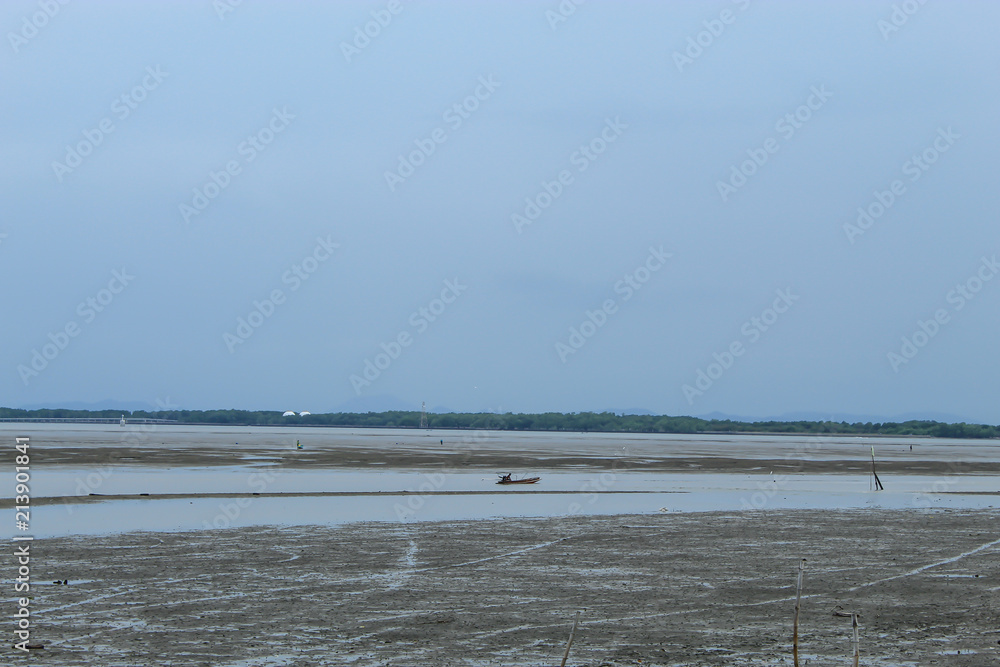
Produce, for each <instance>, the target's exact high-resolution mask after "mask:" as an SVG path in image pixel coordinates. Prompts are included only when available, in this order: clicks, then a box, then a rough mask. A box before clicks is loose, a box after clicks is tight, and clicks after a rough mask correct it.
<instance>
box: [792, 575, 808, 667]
mask: <svg viewBox="0 0 1000 667" xmlns="http://www.w3.org/2000/svg"><path fill="white" fill-rule="evenodd" d="M805 567H806V559H805V558H803V559H802V560H800V561H799V577H798V581H797V582H796V584H795V620H794V621H792V661H793V662H794V663H795V667H799V605H800V602H801V601H802V573H803V571H804V570H805Z"/></svg>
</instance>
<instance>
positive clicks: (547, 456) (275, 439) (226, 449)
mask: <svg viewBox="0 0 1000 667" xmlns="http://www.w3.org/2000/svg"><path fill="white" fill-rule="evenodd" d="M16 435H27V436H30V437H31V438H32V441H33V442H34V446H35V450H34V454H35V456H36V457H37V458H36V459H35V460H36V462H37V464H38V465H72V466H94V467H98V466H153V467H161V468H165V467H187V468H190V467H210V466H233V465H250V464H260V465H264V464H266V465H273V466H280V467H285V468H293V469H294V468H299V469H317V468H350V469H364V468H370V469H378V468H380V467H384V468H396V469H400V468H410V469H451V470H462V469H477V470H478V469H483V470H490V471H493V470H521V469H548V470H551V469H560V468H592V469H599V470H607V469H612V468H614V469H616V470H650V471H663V472H692V471H697V472H742V471H747V470H751V469H756V468H764V469H766V470H778V471H796V472H803V473H849V474H857V473H859V472H866V471H868V470H870V466H871V462H870V449H871V447H872V446H874V447H875V448H876V452H877V458H878V466H879V470H880V471H881V470H884V471H886V472H889V473H911V474H923V475H938V474H949V473H997V472H1000V441H997V440H947V439H930V438H882V437H870V438H862V437H853V436H852V437H842V436H804V435H763V434H718V435H712V434H704V435H672V434H636V433H562V432H552V433H549V432H511V431H445V430H437V431H427V430H415V429H409V430H399V429H397V430H393V429H347V428H303V427H299V428H286V427H235V426H218V427H213V426H180V425H177V426H175V425H168V426H162V425H128V426H126V427H124V428H120V427H118V426H109V425H100V424H98V425H79V424H25V423H2V424H0V437H6V438H7V439H9V440H13V438H14V437H15V436H16ZM296 441H301V442H302V443H303V445H304V449H303V450H301V451H300V450H296V449H295V443H296ZM911 448H912V449H911Z"/></svg>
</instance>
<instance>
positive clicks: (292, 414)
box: [281, 410, 295, 417]
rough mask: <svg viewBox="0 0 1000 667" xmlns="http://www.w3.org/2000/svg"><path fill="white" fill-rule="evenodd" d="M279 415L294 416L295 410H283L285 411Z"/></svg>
mask: <svg viewBox="0 0 1000 667" xmlns="http://www.w3.org/2000/svg"><path fill="white" fill-rule="evenodd" d="M281 416H282V417H294V416H295V410H285V412H284V413H283V414H282V415H281Z"/></svg>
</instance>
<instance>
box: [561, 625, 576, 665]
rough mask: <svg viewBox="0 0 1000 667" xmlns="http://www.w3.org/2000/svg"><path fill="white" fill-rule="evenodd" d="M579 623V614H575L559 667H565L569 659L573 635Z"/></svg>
mask: <svg viewBox="0 0 1000 667" xmlns="http://www.w3.org/2000/svg"><path fill="white" fill-rule="evenodd" d="M579 622H580V612H576V618H575V619H573V629H572V630H570V631H569V641H568V642H566V652H565V653H563V659H562V662H560V663H559V667H566V660H567V659H568V658H569V648H570V647H571V646H572V645H573V635H575V634H576V625H577V623H579Z"/></svg>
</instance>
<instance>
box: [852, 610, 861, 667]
mask: <svg viewBox="0 0 1000 667" xmlns="http://www.w3.org/2000/svg"><path fill="white" fill-rule="evenodd" d="M851 625H853V626H854V667H858V659H859V658H860V657H861V644H860V642H859V641H858V615H857V614H851Z"/></svg>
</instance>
